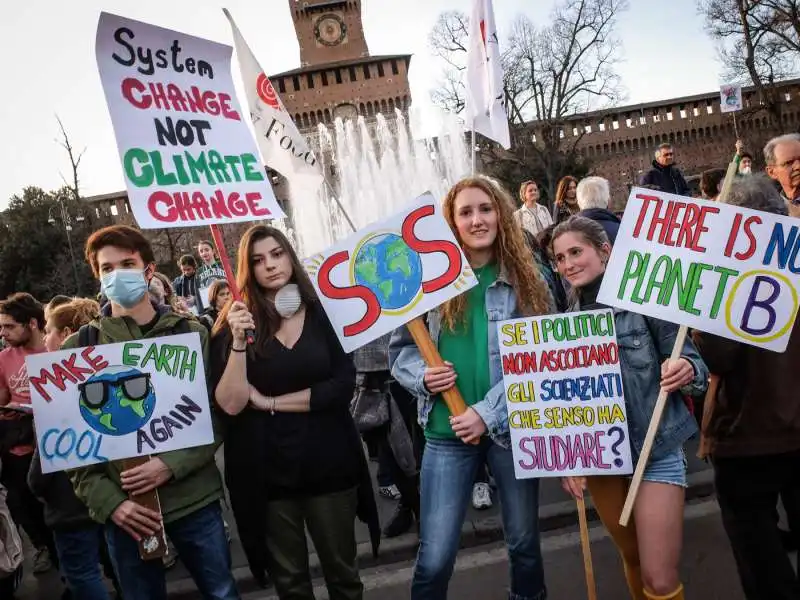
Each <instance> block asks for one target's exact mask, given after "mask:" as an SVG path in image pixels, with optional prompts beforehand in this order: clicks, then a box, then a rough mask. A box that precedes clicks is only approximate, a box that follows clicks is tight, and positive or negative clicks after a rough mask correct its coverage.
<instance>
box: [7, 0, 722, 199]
mask: <svg viewBox="0 0 800 600" xmlns="http://www.w3.org/2000/svg"><path fill="white" fill-rule="evenodd" d="M289 1H290V0H226V1H224V2H223V3H219V2H216V1H214V0H138V1H137V2H135V3H134V2H130V0H103V1H99V0H74V1H72V2H62V1H60V0H26V1H25V2H13V3H10V4H8V5H7V6H5V7H4V11H3V13H4V14H3V18H2V19H0V40H2V44H3V47H2V52H0V73H2V74H3V83H2V87H0V89H2V94H0V207H3V206H5V204H6V203H7V200H8V199H9V198H10V197H11V196H12V195H14V194H18V193H20V192H21V191H22V189H23V188H24V187H26V186H29V185H35V186H39V187H42V188H44V189H55V188H57V187H59V186H61V185H62V184H63V181H62V175H64V176H66V177H68V178H69V177H70V175H69V174H70V164H69V161H68V159H67V156H66V153H65V151H64V150H63V149H62V148H61V147H60V146H59V145H58V143H57V138H58V136H59V130H58V124H57V122H56V114H57V115H58V116H59V117H60V118H61V120H62V122H63V123H64V126H65V128H66V130H67V133H68V134H69V136H70V139H71V142H72V144H73V146H75V147H76V149H77V150H82V149H84V148H85V154H84V155H83V159H82V161H81V165H80V178H81V192H82V194H83V195H84V196H88V195H94V194H104V193H109V192H116V191H119V190H122V189H123V188H124V184H123V179H122V170H121V167H120V162H119V155H118V153H117V149H116V144H115V141H114V133H113V130H112V127H111V119H110V117H109V113H108V109H107V108H106V104H105V98H104V96H103V90H102V87H101V83H100V77H99V75H98V73H97V66H96V62H95V54H94V39H95V30H96V27H97V19H98V17H99V14H100V11H101V10H104V11H107V12H111V13H116V14H119V15H123V16H126V17H130V18H132V19H137V20H140V21H145V22H148V23H152V24H154V25H159V26H161V27H166V28H169V29H175V30H178V31H182V32H184V33H188V34H191V35H195V36H198V37H204V38H208V39H211V40H215V41H218V42H222V43H226V44H232V39H231V33H230V27H229V25H228V22H227V20H226V19H225V17H224V15H223V14H222V10H221V8H222V7H223V6H224V7H227V8H228V9H229V10H230V11H231V13H232V14H233V16H234V18H235V19H236V21H237V24H238V25H239V28H240V29H241V30H242V33H243V35H244V37H245V39H246V40H247V41H248V43H249V44H250V46H251V48H252V49H253V51H254V53H255V55H256V57H257V58H258V60H259V62H260V63H261V66H262V67H263V68H264V69H265V70H266V71H267V72H268V73H277V72H281V71H285V70H288V69H292V68H295V67H298V66H300V59H299V50H298V46H297V39H296V37H295V32H294V27H293V24H292V20H291V16H290V13H289ZM362 3H363V13H364V28H365V31H366V36H367V43H368V44H369V49H370V52H371V53H372V54H403V53H410V54H413V55H414V58H413V59H412V63H411V72H410V79H411V92H412V96H413V98H414V102H415V104H416V105H419V104H421V103H425V102H427V100H428V98H429V95H430V89H431V88H433V87H435V85H436V81H437V78H438V75H439V66H438V65H437V64H436V63H435V61H434V60H431V52H430V50H429V47H428V34H429V32H430V30H431V28H432V27H433V25H434V24H435V21H436V18H437V16H438V15H439V14H440V13H441V12H442V11H445V10H462V11H464V12H467V13H468V12H469V10H470V6H471V1H470V0H362ZM630 4H631V5H632V6H631V8H630V9H629V10H628V11H627V12H626V13H623V14H622V15H621V17H620V19H619V25H618V28H617V35H618V37H619V38H620V40H621V42H622V56H623V58H624V62H623V63H622V64H621V65H620V66H619V68H618V71H619V73H620V75H621V76H622V79H623V82H624V84H625V86H626V88H627V90H628V97H627V101H626V102H625V104H633V103H639V102H648V101H655V100H661V99H667V98H672V97H677V96H684V95H688V94H699V93H703V92H708V91H712V90H714V89H717V88H718V87H719V85H720V84H721V83H723V82H722V81H720V80H719V76H720V71H721V67H720V65H719V63H718V62H717V55H716V51H715V49H714V46H713V43H712V42H711V40H710V39H709V38H708V37H707V36H706V34H705V33H704V31H703V21H702V18H701V17H700V16H699V15H698V14H697V9H696V0H670V2H663V3H662V2H659V3H656V2H653V0H630ZM494 5H495V16H496V22H497V27H498V30H499V34H500V39H501V41H502V39H503V37H504V35H505V34H506V32H508V30H509V29H510V25H511V22H512V21H513V19H514V17H515V16H516V15H518V14H520V13H523V14H526V15H528V16H529V17H530V18H531V19H532V20H533V21H534V22H535V23H539V24H542V23H545V22H546V19H547V15H548V13H549V12H550V10H551V9H552V7H553V5H554V0H535V1H532V0H495V2H494ZM233 71H234V79H235V80H238V77H239V75H238V68H236V67H234V69H233ZM239 97H240V103H241V104H242V105H244V104H246V102H245V101H244V97H243V95H241V94H240V95H239Z"/></svg>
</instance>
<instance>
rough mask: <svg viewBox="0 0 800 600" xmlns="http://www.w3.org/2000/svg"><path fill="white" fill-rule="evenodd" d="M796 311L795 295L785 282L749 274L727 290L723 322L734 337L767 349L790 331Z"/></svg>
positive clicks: (780, 277)
mask: <svg viewBox="0 0 800 600" xmlns="http://www.w3.org/2000/svg"><path fill="white" fill-rule="evenodd" d="M797 307H798V298H797V291H796V290H795V288H794V286H793V285H792V282H791V281H789V279H787V278H786V277H784V276H783V275H780V274H778V273H774V272H767V271H751V272H749V273H743V274H742V275H740V276H739V278H738V279H737V280H736V283H735V284H734V285H733V287H732V288H731V291H730V295H729V296H728V299H727V303H726V311H725V318H726V321H727V326H728V329H730V330H731V331H732V332H733V333H734V334H736V336H737V337H740V338H742V339H744V340H747V341H750V342H753V343H756V344H759V345H767V344H769V343H770V342H775V341H776V340H778V339H779V338H782V337H783V336H784V335H786V334H787V333H788V332H789V331H791V328H792V325H793V324H794V318H795V314H796V313H797ZM781 346H783V344H781Z"/></svg>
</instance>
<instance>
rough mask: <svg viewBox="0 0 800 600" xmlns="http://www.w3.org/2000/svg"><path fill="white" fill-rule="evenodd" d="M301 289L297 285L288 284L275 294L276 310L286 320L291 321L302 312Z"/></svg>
mask: <svg viewBox="0 0 800 600" xmlns="http://www.w3.org/2000/svg"><path fill="white" fill-rule="evenodd" d="M301 303H302V300H301V298H300V288H298V287H297V284H294V283H287V284H286V285H285V286H283V287H282V288H281V289H279V290H278V292H277V293H276V294H275V310H277V311H278V314H279V315H280V316H281V317H283V318H284V319H289V318H290V317H292V316H294V314H295V313H296V312H297V311H298V310H300V304H301Z"/></svg>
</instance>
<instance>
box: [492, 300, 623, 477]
mask: <svg viewBox="0 0 800 600" xmlns="http://www.w3.org/2000/svg"><path fill="white" fill-rule="evenodd" d="M497 332H498V339H499V340H500V355H501V359H502V363H503V383H504V385H505V393H506V405H507V407H508V424H509V427H510V430H511V447H512V450H513V453H514V471H515V472H516V475H517V479H527V478H531V477H562V476H570V475H574V476H581V475H626V474H629V473H631V472H632V471H633V465H632V461H631V450H630V442H629V441H628V423H627V418H626V412H625V399H624V395H623V388H622V374H621V372H620V363H619V348H618V346H617V336H616V328H615V324H614V313H613V311H611V310H608V309H606V310H599V311H586V312H577V313H569V314H561V315H549V316H543V317H529V318H524V319H511V320H508V321H502V322H500V323H498V324H497Z"/></svg>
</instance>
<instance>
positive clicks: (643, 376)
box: [570, 303, 708, 460]
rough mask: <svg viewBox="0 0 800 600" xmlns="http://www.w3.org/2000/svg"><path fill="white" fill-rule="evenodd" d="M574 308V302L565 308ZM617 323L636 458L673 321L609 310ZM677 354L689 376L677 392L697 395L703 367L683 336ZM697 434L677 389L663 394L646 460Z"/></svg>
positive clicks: (672, 340) (704, 371) (704, 377)
mask: <svg viewBox="0 0 800 600" xmlns="http://www.w3.org/2000/svg"><path fill="white" fill-rule="evenodd" d="M577 310H580V309H579V307H578V305H577V303H576V304H573V305H572V306H571V307H570V312H574V311H577ZM613 310H614V322H615V324H616V327H617V345H618V346H619V354H620V366H621V369H622V386H623V390H624V393H625V409H626V413H627V417H628V435H629V436H630V442H631V450H632V451H633V456H634V460H638V457H639V454H640V452H641V450H642V446H643V445H644V439H645V437H646V435H647V428H648V427H649V425H650V418H651V417H652V416H653V412H654V410H655V407H656V401H657V400H658V394H659V391H660V389H661V388H660V381H661V363H663V362H664V361H665V360H666V359H668V358H669V357H670V355H671V354H672V347H673V346H674V345H675V338H676V337H677V335H678V326H677V325H676V324H675V323H668V322H667V321H661V320H659V319H654V318H652V317H645V316H644V315H640V314H638V313H633V312H628V311H627V310H621V309H617V308H615V309H613ZM681 358H685V359H686V360H688V361H689V362H690V363H691V365H692V367H693V368H694V380H693V381H692V382H691V383H690V384H689V385H687V386H686V387H684V388H682V389H681V392H682V393H683V394H691V395H702V394H703V392H705V390H706V387H707V386H708V368H707V367H706V364H705V363H704V362H703V359H702V358H701V357H700V354H699V353H698V352H697V349H696V348H695V347H694V344H693V343H692V341H691V339H690V338H689V337H688V336H687V337H686V341H685V342H684V345H683V352H682V353H681ZM695 433H697V423H696V422H695V419H694V417H693V416H692V415H691V413H690V412H689V409H688V408H687V407H686V403H685V402H684V400H683V397H682V395H681V393H679V392H673V393H672V394H670V396H669V398H668V399H667V404H666V406H665V407H664V413H663V415H662V417H661V423H660V424H659V426H658V431H657V433H656V439H655V441H654V443H653V450H652V453H651V455H650V457H651V459H658V458H660V457H662V456H664V455H666V454H669V453H670V452H671V451H673V450H675V449H676V448H678V447H680V446H682V445H683V443H684V442H685V441H686V440H688V439H689V438H690V437H692V436H693V435H694V434H695Z"/></svg>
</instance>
